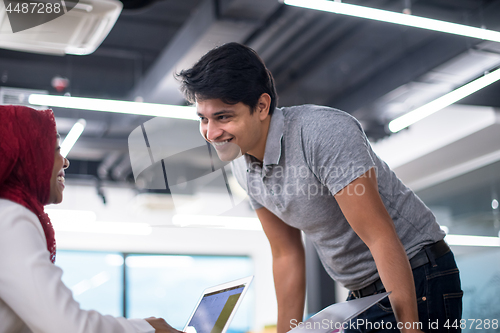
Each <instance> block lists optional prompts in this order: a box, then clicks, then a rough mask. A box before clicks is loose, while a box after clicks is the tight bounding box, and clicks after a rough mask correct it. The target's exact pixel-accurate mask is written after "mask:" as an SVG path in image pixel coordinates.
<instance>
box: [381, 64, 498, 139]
mask: <svg viewBox="0 0 500 333" xmlns="http://www.w3.org/2000/svg"><path fill="white" fill-rule="evenodd" d="M498 80H500V69H497V70H495V71H493V72H491V73H489V74H486V75H484V76H483V77H481V78H479V79H476V80H474V81H472V82H470V83H467V84H466V85H464V86H462V87H460V88H458V89H455V90H453V91H452V92H450V93H448V94H446V95H444V96H441V97H439V98H438V99H435V100H433V101H432V102H430V103H427V104H425V105H423V106H421V107H419V108H417V109H415V110H413V111H410V112H408V113H406V114H404V115H402V116H401V117H399V118H396V119H394V120H393V121H391V122H390V123H389V130H390V131H391V132H393V133H396V132H399V131H401V130H402V129H404V128H406V127H408V126H410V125H412V124H414V123H416V122H417V121H419V120H422V119H424V118H425V117H428V116H430V115H431V114H433V113H436V112H437V111H439V110H441V109H444V108H445V107H447V106H450V105H451V104H453V103H455V102H457V101H459V100H461V99H462V98H465V97H467V96H469V95H471V94H473V93H475V92H476V91H478V90H481V89H483V88H484V87H486V86H488V85H490V84H492V83H494V82H496V81H498Z"/></svg>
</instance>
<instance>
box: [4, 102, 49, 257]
mask: <svg viewBox="0 0 500 333" xmlns="http://www.w3.org/2000/svg"><path fill="white" fill-rule="evenodd" d="M56 140H57V130H56V123H55V119H54V114H53V113H52V110H43V111H38V110H34V109H31V108H28V107H24V106H13V105H0V198H2V199H7V200H10V201H13V202H16V203H18V204H20V205H22V206H24V207H26V208H28V209H29V210H30V211H32V212H33V213H35V215H36V216H37V217H38V219H39V220H40V223H41V224H42V227H43V231H44V233H45V238H46V239H47V249H48V250H49V252H50V260H51V261H52V262H53V263H54V262H55V259H56V241H55V239H54V228H53V227H52V223H50V219H49V216H48V215H47V214H46V213H45V212H44V210H43V206H44V205H46V204H47V203H48V200H49V197H50V178H51V175H52V168H53V167H54V153H55V145H56Z"/></svg>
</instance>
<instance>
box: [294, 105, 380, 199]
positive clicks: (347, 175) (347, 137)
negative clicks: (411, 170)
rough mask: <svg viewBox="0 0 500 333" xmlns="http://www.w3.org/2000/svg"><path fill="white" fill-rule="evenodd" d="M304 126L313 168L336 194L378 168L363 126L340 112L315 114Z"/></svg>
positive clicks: (305, 147) (304, 140) (306, 149)
mask: <svg viewBox="0 0 500 333" xmlns="http://www.w3.org/2000/svg"><path fill="white" fill-rule="evenodd" d="M310 116H311V117H309V118H308V121H306V122H305V123H304V124H303V126H302V133H301V135H302V144H303V150H304V156H305V158H306V163H308V165H309V168H310V169H311V171H312V172H313V173H314V175H315V176H316V177H317V179H318V180H319V181H320V182H321V184H322V185H323V186H326V187H327V188H328V190H329V191H330V192H331V193H332V195H335V194H337V193H338V192H340V191H341V190H342V189H343V188H345V187H346V186H347V185H349V184H350V183H351V182H352V181H354V180H355V179H357V178H359V177H360V176H361V175H363V174H364V173H366V172H367V171H368V170H370V169H371V168H373V167H375V166H376V165H375V162H374V160H373V158H372V155H371V154H372V153H373V152H372V150H371V146H370V143H369V141H368V139H367V137H366V135H365V133H364V132H363V129H362V128H361V124H360V123H359V122H358V121H357V120H356V119H355V118H354V117H352V116H351V115H349V114H347V113H345V112H342V111H339V110H325V111H315V112H314V113H313V114H311V115H310Z"/></svg>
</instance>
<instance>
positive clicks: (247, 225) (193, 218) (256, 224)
mask: <svg viewBox="0 0 500 333" xmlns="http://www.w3.org/2000/svg"><path fill="white" fill-rule="evenodd" d="M172 224H173V225H176V226H179V227H191V228H197V227H198V228H216V229H217V228H220V229H233V230H255V231H262V225H261V224H260V221H259V219H258V218H256V217H236V216H210V215H188V214H176V215H174V216H173V217H172Z"/></svg>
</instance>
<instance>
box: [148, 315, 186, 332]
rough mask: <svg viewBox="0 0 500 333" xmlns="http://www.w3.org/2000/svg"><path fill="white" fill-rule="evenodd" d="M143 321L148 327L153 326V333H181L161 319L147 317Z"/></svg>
mask: <svg viewBox="0 0 500 333" xmlns="http://www.w3.org/2000/svg"><path fill="white" fill-rule="evenodd" d="M144 320H145V321H147V322H148V323H149V325H151V326H153V328H154V329H155V333H182V331H179V330H176V329H175V328H173V327H172V326H170V325H169V324H168V323H167V322H166V321H165V320H164V319H163V318H155V317H149V318H145V319H144Z"/></svg>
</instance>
